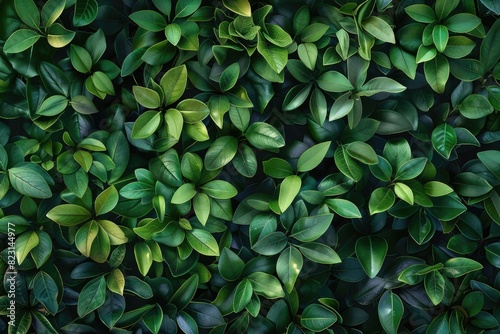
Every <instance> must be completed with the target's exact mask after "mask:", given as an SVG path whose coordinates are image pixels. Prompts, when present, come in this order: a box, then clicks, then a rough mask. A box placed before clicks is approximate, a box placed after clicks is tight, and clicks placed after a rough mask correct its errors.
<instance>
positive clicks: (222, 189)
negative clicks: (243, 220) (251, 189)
mask: <svg viewBox="0 0 500 334" xmlns="http://www.w3.org/2000/svg"><path fill="white" fill-rule="evenodd" d="M201 189H202V190H203V192H205V193H206V194H207V195H208V196H210V197H212V198H216V199H230V198H233V197H234V196H236V195H237V194H238V190H237V189H236V188H235V187H234V186H233V185H232V184H231V183H229V182H227V181H224V180H213V181H210V182H207V183H205V184H204V185H203V186H201Z"/></svg>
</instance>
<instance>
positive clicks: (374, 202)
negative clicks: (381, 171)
mask: <svg viewBox="0 0 500 334" xmlns="http://www.w3.org/2000/svg"><path fill="white" fill-rule="evenodd" d="M395 201H396V196H395V195H394V191H392V189H390V188H385V187H381V188H377V189H375V190H374V191H373V192H372V193H371V195H370V201H369V202H368V208H369V210H370V215H374V214H376V213H379V212H384V211H387V210H389V209H390V208H391V207H392V206H393V205H394V202H395Z"/></svg>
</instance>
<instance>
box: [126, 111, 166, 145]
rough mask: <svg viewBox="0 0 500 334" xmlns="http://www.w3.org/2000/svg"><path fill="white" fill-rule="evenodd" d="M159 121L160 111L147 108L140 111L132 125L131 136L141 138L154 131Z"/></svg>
mask: <svg viewBox="0 0 500 334" xmlns="http://www.w3.org/2000/svg"><path fill="white" fill-rule="evenodd" d="M160 123H161V113H160V112H159V111H156V110H149V111H146V112H144V113H142V114H141V115H140V116H139V117H138V118H137V119H136V120H135V122H134V125H133V127H132V138H134V139H143V138H147V137H149V136H151V135H152V134H153V133H155V132H156V130H157V129H158V127H159V126H160Z"/></svg>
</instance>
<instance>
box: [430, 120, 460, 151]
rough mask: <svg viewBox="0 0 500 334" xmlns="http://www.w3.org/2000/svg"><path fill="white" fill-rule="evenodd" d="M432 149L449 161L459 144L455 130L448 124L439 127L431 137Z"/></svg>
mask: <svg viewBox="0 0 500 334" xmlns="http://www.w3.org/2000/svg"><path fill="white" fill-rule="evenodd" d="M431 140H432V147H433V148H434V149H435V150H436V152H438V153H439V154H441V155H442V156H443V157H444V158H445V159H449V158H450V155H451V151H452V150H453V148H454V147H455V145H456V144H457V134H456V133H455V129H454V128H453V127H451V126H450V125H449V124H447V123H443V124H441V125H438V126H437V127H436V128H435V129H434V130H433V131H432V135H431Z"/></svg>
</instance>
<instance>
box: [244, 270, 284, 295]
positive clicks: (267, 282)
mask: <svg viewBox="0 0 500 334" xmlns="http://www.w3.org/2000/svg"><path fill="white" fill-rule="evenodd" d="M246 278H247V279H248V280H250V282H251V283H252V288H253V291H254V292H255V293H257V294H259V295H262V296H264V297H265V298H268V299H275V298H282V297H284V296H285V291H283V288H282V287H281V284H280V282H279V281H278V279H277V278H276V277H275V276H273V275H270V274H267V273H263V272H253V273H251V274H250V275H248V276H247V277H246Z"/></svg>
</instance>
